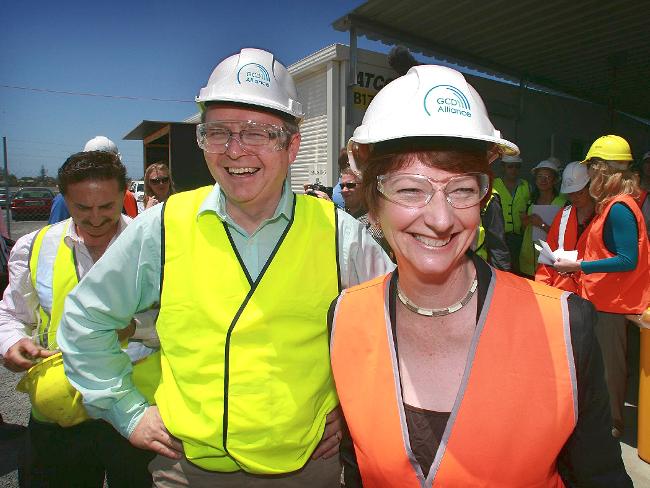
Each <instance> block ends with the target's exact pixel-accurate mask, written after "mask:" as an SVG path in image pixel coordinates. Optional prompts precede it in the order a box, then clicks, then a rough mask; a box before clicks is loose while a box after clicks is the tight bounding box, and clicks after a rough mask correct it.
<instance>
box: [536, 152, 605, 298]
mask: <svg viewBox="0 0 650 488" xmlns="http://www.w3.org/2000/svg"><path fill="white" fill-rule="evenodd" d="M560 192H561V193H563V194H565V195H566V196H567V198H568V199H569V202H571V204H570V205H567V206H566V207H564V208H563V209H562V211H561V212H559V213H558V214H557V215H556V216H555V219H553V223H552V224H551V228H550V229H549V231H548V236H547V238H546V242H547V243H548V245H549V247H550V248H551V250H553V251H555V250H556V249H563V250H565V251H572V250H576V251H578V259H582V257H583V255H584V252H585V242H586V240H587V232H585V230H586V229H587V227H588V226H589V223H590V222H591V219H592V218H593V216H594V210H595V202H594V199H593V198H592V196H591V195H590V194H589V173H588V172H587V167H586V166H585V165H584V164H581V163H580V161H574V162H572V163H569V164H567V165H566V168H564V172H563V173H562V186H561V188H560ZM535 281H540V282H542V283H546V284H547V285H550V286H554V287H556V288H562V289H563V290H567V291H571V292H574V293H578V282H577V277H576V276H574V275H572V274H566V273H563V274H560V273H558V272H557V271H556V270H555V268H553V266H549V265H546V264H541V263H540V264H539V265H538V266H537V270H536V271H535Z"/></svg>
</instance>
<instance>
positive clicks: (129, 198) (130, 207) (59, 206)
mask: <svg viewBox="0 0 650 488" xmlns="http://www.w3.org/2000/svg"><path fill="white" fill-rule="evenodd" d="M88 151H104V152H109V153H113V154H115V155H116V156H117V157H118V158H119V159H120V160H121V159H122V155H121V154H120V152H119V151H118V150H117V146H116V145H115V143H114V142H113V141H111V140H110V139H109V138H108V137H105V136H95V137H93V138H92V139H90V140H89V141H88V142H86V144H85V145H84V148H83V152H88ZM122 213H124V214H125V215H128V216H129V217H131V218H134V217H135V216H136V215H138V207H137V204H136V201H135V196H134V195H133V193H131V192H130V191H129V190H128V189H126V190H125V191H124V201H123V202H122ZM69 217H70V212H69V211H68V207H67V205H66V203H65V198H63V195H62V194H61V193H60V192H59V193H57V194H56V196H55V197H54V200H52V208H51V209H50V217H49V219H48V220H47V223H48V224H56V223H57V222H61V221H62V220H65V219H67V218H69Z"/></svg>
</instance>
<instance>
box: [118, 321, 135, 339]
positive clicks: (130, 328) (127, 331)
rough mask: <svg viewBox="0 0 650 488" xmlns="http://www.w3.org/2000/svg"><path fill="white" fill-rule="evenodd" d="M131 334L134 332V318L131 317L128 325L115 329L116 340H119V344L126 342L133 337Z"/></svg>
mask: <svg viewBox="0 0 650 488" xmlns="http://www.w3.org/2000/svg"><path fill="white" fill-rule="evenodd" d="M133 334H135V320H134V319H131V322H129V325H127V326H126V327H124V328H123V329H119V330H118V331H117V340H118V341H120V344H122V343H124V342H128V340H129V339H130V338H131V337H133Z"/></svg>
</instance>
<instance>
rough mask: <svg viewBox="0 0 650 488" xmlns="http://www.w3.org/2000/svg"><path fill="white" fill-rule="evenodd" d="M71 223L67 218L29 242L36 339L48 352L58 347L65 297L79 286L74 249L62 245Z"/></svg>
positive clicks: (46, 228) (42, 230) (39, 233)
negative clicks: (35, 297) (36, 303)
mask: <svg viewBox="0 0 650 488" xmlns="http://www.w3.org/2000/svg"><path fill="white" fill-rule="evenodd" d="M71 223H72V219H67V220H65V221H64V222H61V223H59V224H58V225H54V226H52V225H47V226H45V227H43V228H42V229H41V230H40V231H39V232H38V233H37V234H36V236H35V237H34V240H33V241H32V248H31V250H30V256H29V271H30V273H31V279H32V286H33V287H34V290H36V294H37V295H38V314H39V317H40V321H39V325H38V329H37V330H38V336H37V338H36V340H37V343H38V344H39V345H41V346H43V347H44V348H46V349H51V350H54V349H56V348H57V343H56V330H57V329H58V327H59V322H60V320H61V315H62V314H63V303H64V302H65V297H66V296H68V293H70V292H71V291H72V289H73V288H74V287H75V286H77V283H79V277H78V276H77V267H76V266H75V257H74V249H72V248H70V247H69V246H67V245H66V244H65V243H64V242H63V239H64V238H65V236H66V234H67V231H68V228H69V227H70V224H71Z"/></svg>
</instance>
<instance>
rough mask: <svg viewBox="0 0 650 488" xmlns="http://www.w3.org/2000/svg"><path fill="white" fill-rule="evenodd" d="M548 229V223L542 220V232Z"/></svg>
mask: <svg viewBox="0 0 650 488" xmlns="http://www.w3.org/2000/svg"><path fill="white" fill-rule="evenodd" d="M549 229H550V227H549V225H548V224H547V223H546V222H542V230H543V231H544V232H548V230H549Z"/></svg>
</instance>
